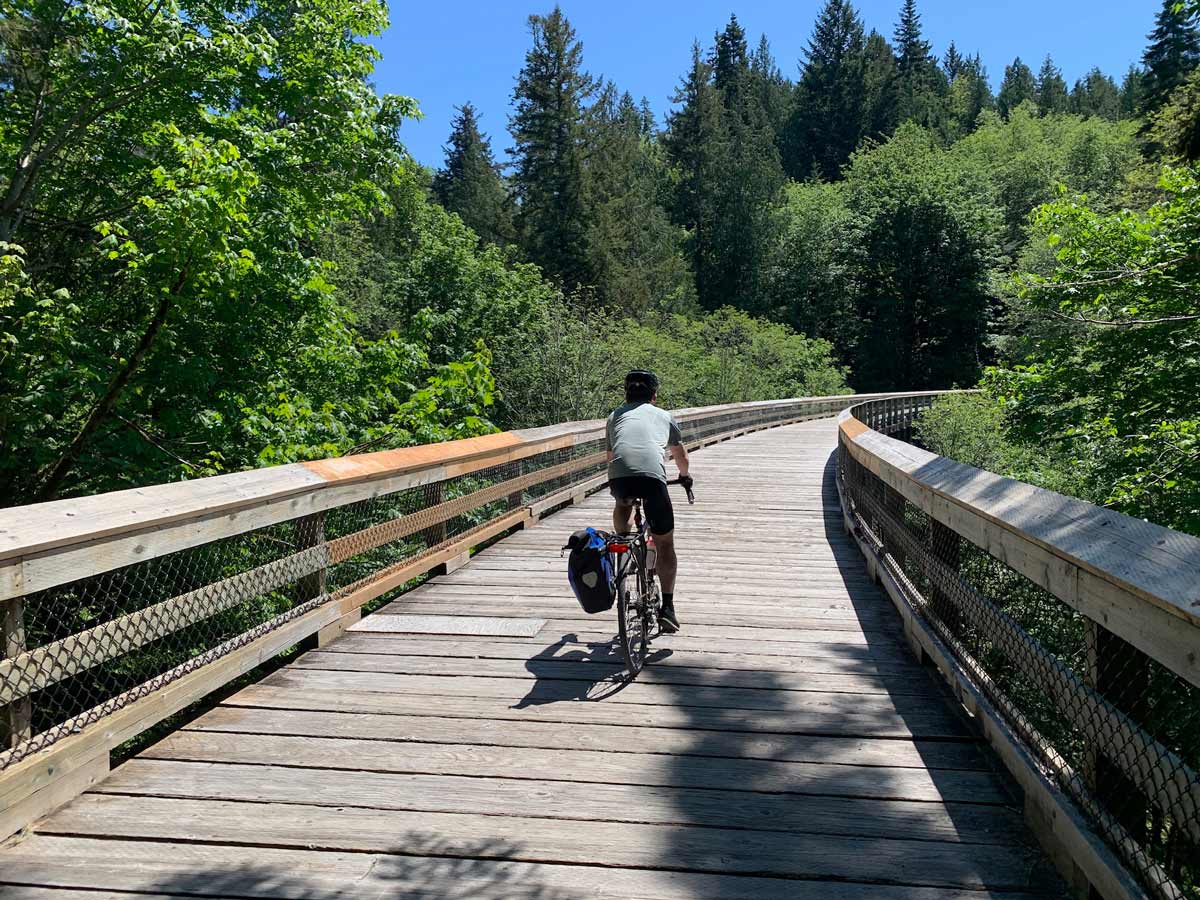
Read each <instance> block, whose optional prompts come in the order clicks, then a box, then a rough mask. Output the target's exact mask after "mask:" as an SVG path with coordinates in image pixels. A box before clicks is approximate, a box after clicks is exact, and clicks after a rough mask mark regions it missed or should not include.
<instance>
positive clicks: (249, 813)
mask: <svg viewBox="0 0 1200 900" xmlns="http://www.w3.org/2000/svg"><path fill="white" fill-rule="evenodd" d="M697 793H699V792H697ZM689 796H694V795H689ZM298 799H299V798H298ZM568 799H569V800H574V802H575V803H576V804H578V803H580V802H582V803H583V804H584V805H585V806H586V803H587V799H586V797H569V798H568ZM268 809H270V810H271V813H272V814H269V815H268V814H267V810H268ZM680 818H683V816H682V815H680ZM40 831H41V832H42V833H44V834H69V835H73V836H93V837H102V836H103V837H116V836H122V837H126V838H134V839H146V838H149V839H157V840H161V839H164V838H165V839H170V838H176V839H183V840H188V841H204V842H220V843H227V844H239V845H242V846H273V847H305V848H312V849H316V850H330V851H338V850H343V851H354V852H365V853H397V852H405V850H406V848H407V846H408V842H409V840H410V836H411V835H413V834H417V835H423V836H428V835H436V836H437V837H438V838H440V839H441V840H443V841H445V843H446V844H447V845H449V846H448V848H447V849H448V852H450V853H453V854H455V855H457V854H458V853H462V852H463V851H464V850H465V848H466V847H470V848H471V851H472V852H473V853H476V852H478V851H477V849H476V848H478V847H480V846H481V845H482V846H487V845H494V844H496V843H497V842H503V843H506V844H508V845H509V846H507V847H505V848H504V857H503V858H506V859H515V860H522V861H526V862H554V863H567V864H574V865H607V866H618V867H625V868H655V867H660V866H663V864H664V861H665V860H671V864H672V866H673V867H676V868H680V869H683V870H685V871H695V872H711V873H731V874H743V875H776V876H784V877H789V878H808V879H829V880H836V881H846V880H850V881H862V882H871V883H880V884H887V883H891V884H909V885H925V886H940V887H975V888H992V889H997V890H1005V889H1007V890H1034V891H1037V890H1041V889H1044V888H1046V887H1049V886H1052V882H1051V881H1050V880H1048V878H1047V873H1046V872H1045V871H1044V870H1043V868H1042V866H1041V865H1040V864H1039V863H1040V855H1039V854H1038V853H1037V852H1036V851H1033V850H1029V849H1025V848H1021V847H1013V846H1008V845H999V844H961V843H948V842H940V841H909V840H890V839H885V838H849V837H841V836H834V835H823V834H812V833H803V834H793V833H785V832H775V831H751V830H744V829H735V828H714V827H696V826H691V825H688V824H684V823H682V822H677V823H674V824H669V825H658V824H635V823H629V822H611V821H603V820H599V819H593V820H575V821H568V820H557V819H540V818H526V817H519V816H511V815H479V814H460V813H440V812H439V813H431V812H413V811H408V810H397V809H372V808H358V807H346V806H341V807H337V808H330V807H323V806H317V805H313V804H309V803H302V802H297V803H292V804H286V803H273V804H271V806H270V807H265V806H264V805H263V804H261V803H244V802H242V803H239V802H231V801H225V800H182V799H174V798H164V797H132V796H120V795H109V794H98V793H89V794H85V795H84V796H82V797H80V798H79V799H78V800H77V801H75V802H74V803H72V804H70V805H69V806H67V807H66V808H65V809H63V810H61V811H59V812H58V813H56V814H55V815H53V816H51V817H50V818H49V819H47V820H46V822H45V823H44V824H43V825H42V827H41V829H40ZM513 835H519V836H520V837H519V838H518V839H514V838H513ZM456 848H457V850H456Z"/></svg>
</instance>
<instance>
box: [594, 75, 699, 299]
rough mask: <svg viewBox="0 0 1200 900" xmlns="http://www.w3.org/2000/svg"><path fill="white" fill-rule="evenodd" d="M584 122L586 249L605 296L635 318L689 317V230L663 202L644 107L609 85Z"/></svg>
mask: <svg viewBox="0 0 1200 900" xmlns="http://www.w3.org/2000/svg"><path fill="white" fill-rule="evenodd" d="M586 122H587V146H588V155H587V162H586V168H585V172H586V180H585V185H586V200H587V207H588V211H589V216H588V225H589V230H588V242H587V243H588V252H589V259H590V264H591V268H592V271H594V272H595V274H596V285H597V289H598V293H599V295H600V297H601V298H602V299H604V300H605V301H607V302H608V303H609V304H610V305H612V306H616V307H619V308H621V309H622V310H624V311H626V312H628V313H630V314H634V315H637V314H639V313H644V312H646V311H650V310H653V311H658V312H681V311H686V310H687V309H688V308H689V307H690V306H692V305H694V291H695V288H694V286H693V283H692V274H691V271H690V270H689V268H688V265H687V261H686V259H685V258H684V255H683V237H684V232H683V230H682V229H680V228H678V227H676V226H674V225H672V224H671V222H670V220H669V218H668V216H667V212H666V210H665V209H664V208H663V207H662V206H661V205H660V203H659V198H660V197H661V196H662V195H663V194H664V188H665V184H666V166H665V164H664V160H663V159H662V154H661V152H660V150H659V148H658V147H657V146H656V144H655V142H654V138H653V136H652V135H651V134H647V132H646V118H645V106H644V105H643V106H639V105H638V104H637V103H635V102H634V100H633V97H631V96H630V95H629V94H628V93H625V94H622V95H621V96H620V97H619V98H618V96H617V89H616V87H615V86H614V85H613V84H611V83H608V84H606V85H604V87H603V89H602V90H601V92H600V95H599V97H598V98H597V100H596V102H595V103H594V104H593V105H592V107H591V108H590V109H589V110H588V112H587V116H586Z"/></svg>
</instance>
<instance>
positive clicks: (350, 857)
mask: <svg viewBox="0 0 1200 900" xmlns="http://www.w3.org/2000/svg"><path fill="white" fill-rule="evenodd" d="M406 837H407V845H408V846H407V849H408V851H409V852H408V853H407V854H406V855H400V854H390V855H382V854H369V853H331V852H325V851H316V850H297V849H282V848H271V847H252V848H247V847H238V846H230V845H226V844H177V843H167V842H158V841H144V842H143V841H136V842H130V841H113V840H104V839H95V838H77V837H54V836H49V835H37V836H35V837H33V838H31V839H30V840H28V841H26V842H25V843H23V844H21V845H18V846H17V847H14V848H12V849H10V850H7V851H5V857H4V861H5V867H4V868H2V869H0V882H18V881H20V880H22V879H23V880H27V881H31V880H34V879H42V880H44V882H45V883H46V884H48V885H52V887H50V888H48V890H49V891H51V892H55V891H59V890H61V889H62V888H69V887H76V886H78V885H80V884H85V885H98V886H100V889H101V890H109V891H138V892H142V891H158V892H161V891H163V890H170V891H183V892H185V893H186V894H187V895H188V896H191V897H197V896H199V897H205V898H207V900H217V898H222V897H227V896H232V897H239V898H241V897H254V898H264V900H335V898H336V900H398V898H401V897H403V898H405V900H411V898H428V900H434V898H445V897H447V896H453V897H458V898H466V897H470V898H472V900H591V898H608V900H618V898H622V900H624V898H630V897H639V898H642V900H696V898H701V897H702V898H705V900H752V898H753V900H1031V896H1030V895H1028V894H1010V893H1004V894H998V893H993V892H990V891H984V892H977V891H967V890H957V889H942V888H925V887H907V886H889V885H864V884H854V883H837V882H819V881H793V880H790V879H780V878H753V877H737V876H727V875H700V874H695V873H690V872H678V871H671V870H661V869H617V868H609V867H603V866H566V865H548V864H545V863H527V862H514V861H511V860H508V859H505V858H504V851H505V849H506V848H507V847H509V846H511V845H512V844H513V840H512V838H511V837H506V838H504V839H502V840H500V841H496V842H490V843H488V844H486V845H479V846H471V845H470V844H469V843H466V844H465V846H464V844H463V843H462V842H457V843H455V844H454V845H453V846H452V845H451V843H450V842H449V841H447V840H445V839H443V838H441V837H440V836H438V835H436V834H429V833H425V834H420V833H418V834H409V835H407V836H406ZM449 849H454V850H458V851H459V853H458V854H457V855H447V853H446V851H447V850H449ZM489 857H490V858H489ZM47 858H54V859H58V860H60V861H61V863H60V865H59V866H58V867H56V868H55V869H53V870H51V871H46V870H45V860H46V859H47ZM447 883H450V884H451V885H452V888H451V889H450V890H448V889H447ZM29 890H30V889H28V888H21V889H17V888H14V887H10V886H8V885H6V886H5V892H4V897H5V900H9V898H10V891H11V892H12V893H11V898H12V900H58V897H59V895H58V894H57V893H51V894H49V895H47V894H46V893H41V894H35V893H28V891H29ZM21 891H24V892H25V893H21ZM85 896H86V895H85ZM142 896H144V895H142ZM160 896H162V895H161V894H160ZM167 896H171V895H167ZM71 900H75V898H71ZM106 900H108V898H106ZM155 900H157V898H155ZM172 900H174V898H172Z"/></svg>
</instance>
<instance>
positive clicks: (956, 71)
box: [942, 41, 967, 84]
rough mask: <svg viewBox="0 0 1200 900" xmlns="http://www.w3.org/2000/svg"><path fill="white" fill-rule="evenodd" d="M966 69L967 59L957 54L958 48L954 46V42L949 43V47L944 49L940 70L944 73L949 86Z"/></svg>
mask: <svg viewBox="0 0 1200 900" xmlns="http://www.w3.org/2000/svg"><path fill="white" fill-rule="evenodd" d="M966 68H967V59H966V57H965V56H963V55H962V54H961V53H959V52H958V47H956V46H955V45H954V41H951V42H950V46H949V47H947V48H946V55H945V57H944V58H943V59H942V69H943V70H944V71H945V73H946V78H947V79H948V80H949V81H950V83H951V84H954V80H955V79H956V78H958V76H959V75H961V74H962V73H963V72H964V71H965V70H966Z"/></svg>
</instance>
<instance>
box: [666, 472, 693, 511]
mask: <svg viewBox="0 0 1200 900" xmlns="http://www.w3.org/2000/svg"><path fill="white" fill-rule="evenodd" d="M667 484H683V482H682V481H680V480H679V479H678V478H676V479H675V480H674V481H668V482H667ZM684 491H685V492H686V493H687V498H688V504H689V505H694V504H695V503H696V495H695V494H693V493H692V489H691V488H690V487H684Z"/></svg>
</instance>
